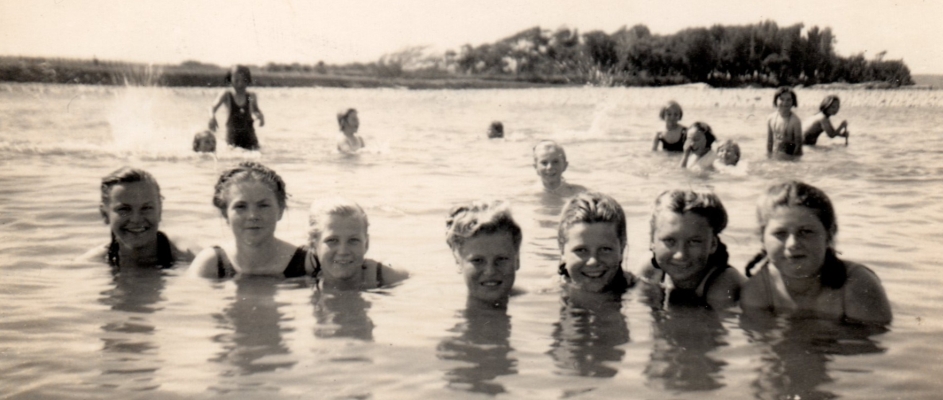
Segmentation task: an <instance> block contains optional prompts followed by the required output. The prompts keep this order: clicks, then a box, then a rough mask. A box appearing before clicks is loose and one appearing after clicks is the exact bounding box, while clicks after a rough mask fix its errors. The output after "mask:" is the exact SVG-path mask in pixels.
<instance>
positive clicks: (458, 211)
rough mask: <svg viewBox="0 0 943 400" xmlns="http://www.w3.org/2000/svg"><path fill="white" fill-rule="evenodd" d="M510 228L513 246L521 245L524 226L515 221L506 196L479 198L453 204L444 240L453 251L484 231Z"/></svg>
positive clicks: (518, 247) (491, 232)
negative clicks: (487, 198) (501, 197)
mask: <svg viewBox="0 0 943 400" xmlns="http://www.w3.org/2000/svg"><path fill="white" fill-rule="evenodd" d="M499 232H507V233H508V234H510V235H511V238H512V239H513V241H514V248H515V249H517V250H518V251H519V250H520V249H521V241H522V240H523V235H522V234H521V227H520V226H518V225H517V222H514V217H513V216H512V215H511V208H510V206H509V205H508V203H507V202H505V201H503V200H490V201H486V200H478V201H473V202H471V203H468V204H463V205H459V206H455V207H452V210H451V211H449V216H448V218H446V220H445V242H446V243H448V245H449V248H450V249H452V251H457V250H459V249H461V247H462V245H463V244H464V243H465V241H466V240H468V239H471V238H473V237H475V236H478V235H482V234H495V233H499Z"/></svg>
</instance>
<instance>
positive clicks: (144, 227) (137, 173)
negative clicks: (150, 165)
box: [98, 167, 162, 249]
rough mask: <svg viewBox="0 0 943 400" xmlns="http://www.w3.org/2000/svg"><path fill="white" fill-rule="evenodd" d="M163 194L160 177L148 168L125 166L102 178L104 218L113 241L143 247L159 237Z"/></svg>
mask: <svg viewBox="0 0 943 400" xmlns="http://www.w3.org/2000/svg"><path fill="white" fill-rule="evenodd" d="M161 203H162V198H161V196H160V186H159V185H158V184H157V180H156V179H154V177H153V176H152V175H151V174H149V173H148V172H147V171H144V170H142V169H137V168H131V167H122V168H119V169H118V170H116V171H114V172H112V173H110V174H108V175H106V176H105V177H104V178H102V180H101V203H100V204H99V206H98V210H99V212H101V215H102V218H103V219H104V221H105V223H106V224H108V226H109V227H110V228H111V237H112V242H113V243H118V244H120V245H121V246H123V247H124V248H132V249H136V248H141V247H143V246H147V245H150V244H153V243H154V241H155V240H157V228H158V226H159V225H160V218H161V207H162V205H161Z"/></svg>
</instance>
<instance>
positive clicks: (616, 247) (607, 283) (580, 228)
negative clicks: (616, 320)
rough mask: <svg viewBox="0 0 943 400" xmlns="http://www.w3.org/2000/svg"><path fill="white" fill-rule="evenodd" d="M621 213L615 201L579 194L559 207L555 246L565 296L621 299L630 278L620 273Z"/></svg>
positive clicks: (623, 241)
mask: <svg viewBox="0 0 943 400" xmlns="http://www.w3.org/2000/svg"><path fill="white" fill-rule="evenodd" d="M627 239H628V236H627V235H626V221H625V212H623V211H622V206H620V205H619V203H618V202H616V200H615V199H613V198H612V197H609V196H607V195H605V194H602V193H597V192H583V193H580V194H578V195H576V197H573V198H572V199H570V200H569V201H568V202H567V203H566V205H565V206H564V207H563V211H562V213H561V216H560V228H559V230H558V232H557V242H558V243H559V245H560V266H559V268H558V270H557V272H558V273H559V274H560V276H561V277H563V280H564V282H565V288H566V290H567V291H568V294H569V295H571V296H573V295H577V294H579V292H587V293H609V294H618V295H621V294H622V293H623V292H625V290H626V289H628V288H629V287H630V286H631V285H632V283H633V281H634V277H633V276H632V275H631V274H629V273H628V272H625V271H623V270H622V255H623V252H624V250H625V246H626V242H627V241H628V240H627Z"/></svg>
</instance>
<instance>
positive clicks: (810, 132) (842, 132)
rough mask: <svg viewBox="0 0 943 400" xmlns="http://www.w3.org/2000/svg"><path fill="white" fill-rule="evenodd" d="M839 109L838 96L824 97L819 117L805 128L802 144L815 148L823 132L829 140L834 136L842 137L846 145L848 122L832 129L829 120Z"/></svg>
mask: <svg viewBox="0 0 943 400" xmlns="http://www.w3.org/2000/svg"><path fill="white" fill-rule="evenodd" d="M839 108H841V101H839V100H838V96H835V95H829V96H825V99H824V100H822V104H819V111H820V115H821V116H816V117H817V118H816V119H815V121H813V122H812V124H811V125H809V127H808V128H806V130H805V133H804V134H803V143H804V144H807V145H810V146H815V142H817V141H818V140H819V135H821V134H822V132H825V134H826V135H828V137H830V138H834V137H835V136H842V137H844V138H845V144H846V145H847V144H848V121H842V122H841V123H840V124H838V127H837V128H835V127H832V121H831V120H830V119H829V118H830V117H831V116H833V115H835V114H838V109H839Z"/></svg>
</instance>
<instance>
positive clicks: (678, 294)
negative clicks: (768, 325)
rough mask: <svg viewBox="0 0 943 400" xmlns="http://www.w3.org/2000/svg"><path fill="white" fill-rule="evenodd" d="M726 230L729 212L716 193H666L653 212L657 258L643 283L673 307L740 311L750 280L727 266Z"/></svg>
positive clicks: (645, 270) (653, 247)
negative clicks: (744, 288)
mask: <svg viewBox="0 0 943 400" xmlns="http://www.w3.org/2000/svg"><path fill="white" fill-rule="evenodd" d="M726 226H727V211H726V210H725V209H724V205H723V204H721V202H720V199H719V198H718V197H717V195H715V194H714V193H710V192H700V191H694V190H668V191H665V192H663V193H662V194H661V195H659V196H658V198H657V199H656V200H655V207H654V209H653V211H652V220H651V242H650V244H649V248H650V249H651V251H652V259H651V261H650V263H649V264H648V265H646V266H645V268H643V272H642V279H643V281H645V282H647V283H649V284H650V286H649V288H650V289H654V290H655V291H656V293H659V294H667V296H666V298H667V300H668V301H669V302H670V303H680V304H689V305H706V306H709V307H711V308H713V309H715V310H723V309H727V308H731V307H733V306H735V305H736V304H737V300H739V297H740V286H741V285H743V284H744V283H745V282H746V278H744V277H743V275H741V274H740V272H739V271H737V270H736V269H734V268H733V267H731V266H730V265H728V264H727V259H728V255H727V246H725V245H724V243H723V242H721V240H720V237H719V236H718V235H719V234H720V232H722V231H723V230H724V228H725V227H726ZM666 292H667V293H666Z"/></svg>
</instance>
